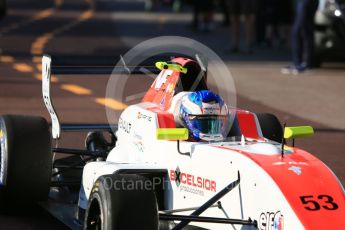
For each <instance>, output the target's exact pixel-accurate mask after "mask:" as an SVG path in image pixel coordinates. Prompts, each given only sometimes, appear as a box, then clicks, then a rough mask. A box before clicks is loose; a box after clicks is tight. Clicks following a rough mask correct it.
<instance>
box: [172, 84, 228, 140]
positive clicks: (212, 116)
mask: <svg viewBox="0 0 345 230" xmlns="http://www.w3.org/2000/svg"><path fill="white" fill-rule="evenodd" d="M179 118H180V120H181V121H182V123H183V125H184V126H185V127H186V128H188V130H189V136H190V137H191V138H193V139H194V140H196V141H199V140H202V141H221V140H223V139H224V138H225V129H226V128H225V126H226V124H227V121H228V108H227V106H226V104H225V103H224V100H223V99H222V98H221V97H220V96H219V95H217V94H215V93H213V92H211V91H209V90H201V91H197V92H193V93H190V94H187V95H185V96H183V97H182V101H181V106H180V113H179Z"/></svg>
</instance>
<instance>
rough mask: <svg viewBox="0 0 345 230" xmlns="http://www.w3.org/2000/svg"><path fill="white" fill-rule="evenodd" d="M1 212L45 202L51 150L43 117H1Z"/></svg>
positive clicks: (49, 175) (48, 133)
mask: <svg viewBox="0 0 345 230" xmlns="http://www.w3.org/2000/svg"><path fill="white" fill-rule="evenodd" d="M0 143H1V145H0V154H1V155H0V165H1V167H0V185H1V186H0V211H1V212H4V211H5V212H10V211H12V210H18V209H21V208H25V207H27V206H30V205H32V204H34V203H36V202H38V201H42V200H45V199H47V197H48V193H49V188H50V180H51V172H52V149H51V135H50V131H49V125H48V123H47V122H46V120H45V119H44V118H41V117H31V116H20V115H5V116H1V117H0Z"/></svg>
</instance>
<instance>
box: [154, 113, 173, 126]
mask: <svg viewBox="0 0 345 230" xmlns="http://www.w3.org/2000/svg"><path fill="white" fill-rule="evenodd" d="M157 118H158V125H159V128H176V124H175V120H174V116H173V115H172V114H171V113H162V112H161V113H157Z"/></svg>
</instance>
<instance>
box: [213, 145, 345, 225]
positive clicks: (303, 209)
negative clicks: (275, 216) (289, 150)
mask: <svg viewBox="0 0 345 230" xmlns="http://www.w3.org/2000/svg"><path fill="white" fill-rule="evenodd" d="M219 148H223V149H229V148H226V147H219ZM231 150H232V151H235V152H238V153H240V154H243V155H245V156H247V157H248V158H250V159H252V160H253V161H254V162H256V163H257V164H258V165H259V166H260V167H261V168H262V169H264V170H265V171H266V172H267V173H268V174H269V175H270V176H271V178H272V179H273V180H274V181H275V183H276V184H277V186H278V187H279V188H280V190H281V191H282V193H283V194H284V196H285V198H286V199H287V201H288V202H289V204H290V206H291V207H292V208H293V210H294V212H295V214H296V215H297V216H298V218H299V220H300V221H301V222H302V224H303V225H304V227H305V229H311V230H318V229H320V230H324V229H345V220H344V217H345V197H344V193H343V191H342V188H341V186H340V185H339V183H338V181H337V179H336V178H335V176H334V174H333V173H332V172H331V171H330V170H329V169H328V168H327V167H326V166H325V165H324V163H323V162H321V161H320V160H319V159H317V158H316V157H314V156H313V155H311V154H310V153H308V152H306V151H303V150H301V149H298V148H294V153H293V154H286V155H285V156H284V158H281V156H280V155H279V154H277V155H269V156H268V155H261V154H253V153H247V152H243V151H238V150H234V149H231ZM293 166H295V167H300V168H301V172H302V173H301V174H300V175H297V174H296V173H295V172H293V171H292V170H291V167H293ZM303 196H312V197H311V198H304V199H305V200H307V201H308V200H314V201H316V202H318V204H319V205H320V209H319V210H316V211H310V210H307V207H310V208H313V204H312V202H309V203H307V204H303V203H302V197H303ZM326 196H330V197H332V199H333V202H334V203H336V204H337V206H338V208H337V209H336V210H328V209H327V208H332V206H333V205H332V204H331V203H329V202H328V199H327V197H326ZM327 202H328V203H327ZM325 207H326V208H325ZM283 215H284V213H283Z"/></svg>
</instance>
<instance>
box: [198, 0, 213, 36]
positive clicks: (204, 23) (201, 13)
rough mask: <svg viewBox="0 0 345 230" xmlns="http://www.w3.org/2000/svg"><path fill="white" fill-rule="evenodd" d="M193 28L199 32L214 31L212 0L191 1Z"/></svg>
mask: <svg viewBox="0 0 345 230" xmlns="http://www.w3.org/2000/svg"><path fill="white" fill-rule="evenodd" d="M193 7H194V12H193V27H194V28H195V29H197V30H198V31H201V32H210V31H212V30H213V29H214V25H213V14H214V0H193Z"/></svg>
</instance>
